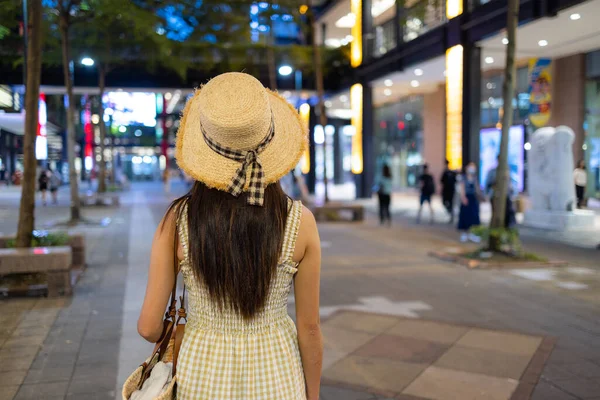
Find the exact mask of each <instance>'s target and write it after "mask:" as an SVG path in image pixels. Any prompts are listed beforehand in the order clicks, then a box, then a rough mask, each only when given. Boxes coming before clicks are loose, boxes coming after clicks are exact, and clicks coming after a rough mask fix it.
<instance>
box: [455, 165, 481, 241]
mask: <svg viewBox="0 0 600 400" xmlns="http://www.w3.org/2000/svg"><path fill="white" fill-rule="evenodd" d="M482 197H483V195H482V194H481V190H480V188H479V183H478V181H477V167H476V166H475V164H474V163H472V162H471V163H469V164H468V165H467V167H466V168H465V172H464V175H463V176H462V179H461V183H460V201H461V206H460V213H459V215H458V230H459V231H461V236H460V241H461V242H466V241H468V240H471V241H472V242H475V243H479V242H480V241H481V238H479V237H478V236H475V235H473V234H470V233H469V229H471V227H473V226H477V225H480V224H481V221H480V219H479V201H480V199H481V198H482Z"/></svg>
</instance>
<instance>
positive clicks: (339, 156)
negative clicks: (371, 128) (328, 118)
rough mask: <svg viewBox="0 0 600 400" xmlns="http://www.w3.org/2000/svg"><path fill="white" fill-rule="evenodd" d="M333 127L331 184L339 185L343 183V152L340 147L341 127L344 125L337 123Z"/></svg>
mask: <svg viewBox="0 0 600 400" xmlns="http://www.w3.org/2000/svg"><path fill="white" fill-rule="evenodd" d="M333 126H334V128H335V132H334V133H333V182H334V183H335V184H336V185H341V184H342V183H344V163H343V161H344V158H343V155H344V154H343V153H344V151H343V147H342V127H343V126H344V125H343V124H342V123H341V122H337V123H335V124H334V125H333Z"/></svg>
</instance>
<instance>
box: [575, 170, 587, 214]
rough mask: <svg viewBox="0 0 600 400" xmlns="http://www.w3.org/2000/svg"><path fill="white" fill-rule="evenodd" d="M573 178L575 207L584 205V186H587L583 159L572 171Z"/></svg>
mask: <svg viewBox="0 0 600 400" xmlns="http://www.w3.org/2000/svg"><path fill="white" fill-rule="evenodd" d="M573 180H574V181H575V194H576V195H577V208H583V207H585V187H586V186H587V171H586V169H585V160H580V161H579V162H578V163H577V168H575V171H573Z"/></svg>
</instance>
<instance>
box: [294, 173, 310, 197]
mask: <svg viewBox="0 0 600 400" xmlns="http://www.w3.org/2000/svg"><path fill="white" fill-rule="evenodd" d="M291 174H292V190H291V191H292V196H291V197H292V199H294V200H300V201H302V202H303V203H304V204H308V200H309V199H308V188H307V187H306V183H305V182H304V177H303V176H302V174H301V173H298V172H296V171H295V170H292V172H291Z"/></svg>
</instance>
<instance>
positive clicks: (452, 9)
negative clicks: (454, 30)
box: [446, 0, 463, 19]
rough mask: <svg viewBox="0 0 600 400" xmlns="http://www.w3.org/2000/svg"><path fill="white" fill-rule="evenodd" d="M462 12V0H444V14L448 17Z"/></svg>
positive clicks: (456, 15)
mask: <svg viewBox="0 0 600 400" xmlns="http://www.w3.org/2000/svg"><path fill="white" fill-rule="evenodd" d="M462 13H463V0H447V1H446V16H447V17H448V19H452V18H454V17H458V16H459V15H460V14H462Z"/></svg>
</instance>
